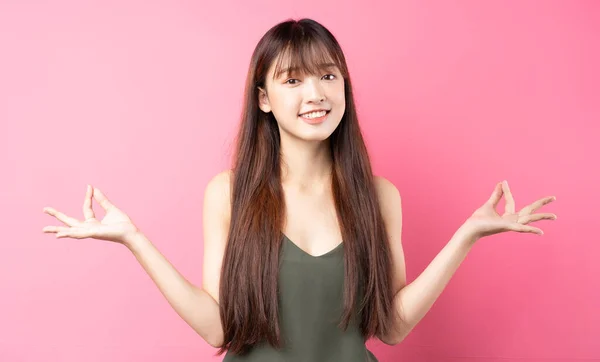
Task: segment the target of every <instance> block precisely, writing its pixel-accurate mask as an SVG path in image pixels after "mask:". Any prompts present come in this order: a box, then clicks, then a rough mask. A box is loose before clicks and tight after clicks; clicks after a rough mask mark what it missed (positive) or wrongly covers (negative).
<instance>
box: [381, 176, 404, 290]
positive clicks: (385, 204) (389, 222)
mask: <svg viewBox="0 0 600 362" xmlns="http://www.w3.org/2000/svg"><path fill="white" fill-rule="evenodd" d="M374 179H375V187H376V189H377V195H378V199H379V206H380V209H381V214H382V217H383V222H384V224H385V228H386V231H387V233H388V237H389V242H390V251H391V253H392V262H393V265H394V266H393V268H394V271H393V277H392V280H393V288H394V291H395V292H397V291H399V290H400V289H401V288H403V287H404V285H406V267H405V261H404V251H403V248H402V199H401V198H400V192H399V191H398V188H397V187H396V186H395V185H394V184H393V183H392V182H391V181H389V180H388V179H386V178H384V177H382V176H375V178H374Z"/></svg>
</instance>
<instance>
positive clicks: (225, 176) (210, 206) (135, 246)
mask: <svg viewBox="0 0 600 362" xmlns="http://www.w3.org/2000/svg"><path fill="white" fill-rule="evenodd" d="M229 187H230V173H229V171H225V172H222V173H220V174H218V175H216V176H215V177H213V179H212V180H210V181H209V183H208V185H207V186H206V189H205V192H204V208H203V228H204V256H203V276H202V287H201V288H200V287H197V286H195V285H193V284H191V283H190V282H189V281H188V280H187V279H185V278H184V277H183V276H182V275H181V274H180V273H179V272H178V271H177V270H176V269H175V268H174V267H173V266H172V265H171V263H169V261H168V260H167V259H166V258H165V257H164V256H163V255H162V254H161V253H160V252H159V251H158V249H156V247H154V245H153V244H152V243H151V242H150V241H149V240H148V238H146V236H145V235H143V234H142V233H135V234H133V236H131V238H130V239H129V240H128V242H127V243H125V245H126V246H127V247H128V248H129V250H131V252H132V253H133V255H134V256H135V257H136V259H137V260H138V261H139V263H140V264H141V265H142V267H143V268H144V270H145V271H146V273H147V274H148V275H149V276H150V278H151V279H152V280H153V281H154V283H155V284H156V285H157V287H158V289H159V290H160V292H161V293H162V294H163V296H164V297H165V298H166V299H167V301H168V302H169V304H170V305H171V307H173V309H174V310H175V311H176V312H177V314H179V316H180V317H181V318H183V320H184V321H185V322H186V323H187V324H188V325H189V326H190V327H192V328H193V329H194V330H195V331H196V333H198V334H199V335H200V336H201V337H202V338H203V339H204V340H205V341H206V342H208V344H210V345H211V346H213V347H220V345H221V344H222V342H223V328H222V326H221V317H220V314H219V304H218V296H219V279H220V272H221V264H222V260H223V254H224V250H225V244H226V242H227V233H228V230H229V218H230V202H229V200H230V199H229Z"/></svg>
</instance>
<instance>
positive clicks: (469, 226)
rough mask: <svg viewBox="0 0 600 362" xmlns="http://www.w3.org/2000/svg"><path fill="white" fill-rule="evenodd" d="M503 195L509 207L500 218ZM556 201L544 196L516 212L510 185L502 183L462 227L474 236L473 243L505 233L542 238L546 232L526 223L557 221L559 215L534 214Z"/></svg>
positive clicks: (551, 197)
mask: <svg viewBox="0 0 600 362" xmlns="http://www.w3.org/2000/svg"><path fill="white" fill-rule="evenodd" d="M502 195H506V205H505V206H504V210H505V211H504V214H503V215H502V216H501V215H500V214H498V213H497V212H496V206H497V205H498V202H499V201H500V199H501V198H502ZM555 200H556V197H554V196H548V197H544V198H542V199H539V200H537V201H535V202H533V203H531V204H529V205H527V206H525V207H524V208H522V209H521V210H519V212H515V200H514V199H513V196H512V194H511V192H510V189H509V188H508V182H507V181H503V182H500V183H498V184H497V185H496V188H495V189H494V192H493V193H492V196H491V197H490V199H489V200H488V201H487V202H486V203H485V204H483V206H481V207H480V208H479V209H477V210H475V212H474V213H473V215H471V217H469V218H468V219H467V221H465V223H464V224H463V225H462V226H461V229H462V231H464V232H467V234H468V235H470V236H472V238H473V240H478V239H480V238H482V237H485V236H489V235H494V234H499V233H502V232H505V231H516V232H520V233H534V234H539V235H542V234H544V232H543V231H542V230H541V229H539V228H536V227H533V226H528V225H527V224H529V223H530V222H533V221H538V220H556V214H551V213H538V214H534V213H533V212H534V211H535V210H537V209H539V208H540V207H542V206H544V205H546V204H549V203H550V202H552V201H555Z"/></svg>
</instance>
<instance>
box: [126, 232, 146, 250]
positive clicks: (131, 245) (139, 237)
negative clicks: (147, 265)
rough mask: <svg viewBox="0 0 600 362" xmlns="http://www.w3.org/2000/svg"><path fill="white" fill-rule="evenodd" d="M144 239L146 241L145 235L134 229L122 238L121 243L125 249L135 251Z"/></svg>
mask: <svg viewBox="0 0 600 362" xmlns="http://www.w3.org/2000/svg"><path fill="white" fill-rule="evenodd" d="M145 241H147V239H146V237H145V235H144V234H142V233H141V232H140V231H135V232H132V233H129V234H127V235H126V236H125V237H124V238H123V245H125V246H126V247H127V249H129V250H131V251H132V252H135V251H136V250H138V249H139V248H140V246H141V245H142V244H143V243H144V242H145Z"/></svg>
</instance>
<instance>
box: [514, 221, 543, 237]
mask: <svg viewBox="0 0 600 362" xmlns="http://www.w3.org/2000/svg"><path fill="white" fill-rule="evenodd" d="M510 229H511V230H512V231H516V232H519V233H533V234H538V235H544V232H543V231H542V229H539V228H536V227H533V226H527V225H523V224H520V223H512V224H511V226H510Z"/></svg>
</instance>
